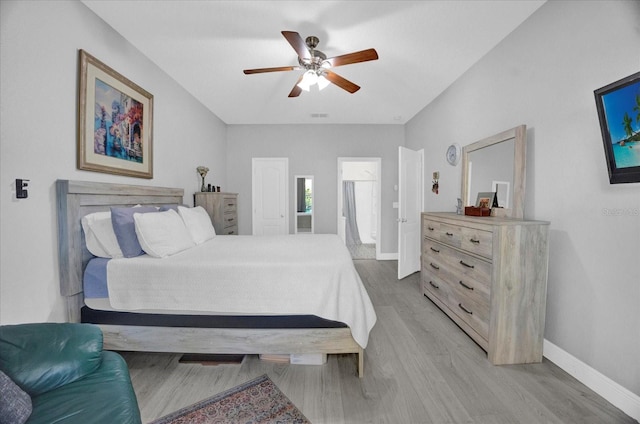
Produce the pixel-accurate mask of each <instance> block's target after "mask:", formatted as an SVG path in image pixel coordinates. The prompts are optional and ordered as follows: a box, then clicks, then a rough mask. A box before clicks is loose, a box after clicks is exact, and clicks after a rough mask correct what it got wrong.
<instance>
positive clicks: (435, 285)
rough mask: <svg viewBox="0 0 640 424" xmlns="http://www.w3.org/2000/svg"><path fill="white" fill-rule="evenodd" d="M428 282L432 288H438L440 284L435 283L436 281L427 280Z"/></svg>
mask: <svg viewBox="0 0 640 424" xmlns="http://www.w3.org/2000/svg"><path fill="white" fill-rule="evenodd" d="M429 284H430V285H431V287H433V288H434V289H439V288H440V286H439V285H437V284H436V283H434V282H433V281H429Z"/></svg>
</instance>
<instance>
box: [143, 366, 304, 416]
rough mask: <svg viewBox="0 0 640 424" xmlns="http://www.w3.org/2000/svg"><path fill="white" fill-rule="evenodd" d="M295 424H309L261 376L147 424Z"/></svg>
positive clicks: (266, 377) (285, 398) (276, 388)
mask: <svg viewBox="0 0 640 424" xmlns="http://www.w3.org/2000/svg"><path fill="white" fill-rule="evenodd" d="M187 423H189V424H213V423H215V424H235V423H247V424H254V423H255V424H257V423H296V424H298V423H299V424H303V423H308V424H310V421H309V420H307V418H306V417H305V416H304V415H303V414H302V412H300V410H299V409H298V408H296V406H295V405H294V404H293V403H291V401H290V400H289V399H288V398H287V397H286V396H285V395H284V394H283V393H282V392H281V391H280V389H278V387H277V386H276V385H275V384H274V383H273V381H271V379H270V378H269V377H268V376H267V375H266V374H265V375H263V376H260V377H258V378H256V379H254V380H251V381H248V382H246V383H244V384H241V385H240V386H237V387H234V388H232V389H229V390H227V391H226V392H222V393H220V394H217V395H215V396H214V397H212V398H209V399H205V400H203V401H200V402H198V403H195V404H193V405H191V406H187V407H186V408H182V409H180V410H179V411H176V412H174V413H172V414H169V415H166V416H164V417H162V418H159V419H157V420H155V421H153V422H152V423H150V424H187Z"/></svg>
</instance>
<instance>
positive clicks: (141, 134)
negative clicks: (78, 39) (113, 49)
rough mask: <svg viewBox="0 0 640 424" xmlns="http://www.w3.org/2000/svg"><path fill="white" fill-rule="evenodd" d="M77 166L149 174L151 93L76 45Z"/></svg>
mask: <svg viewBox="0 0 640 424" xmlns="http://www.w3.org/2000/svg"><path fill="white" fill-rule="evenodd" d="M79 68H80V69H79V87H78V140H77V167H78V169H80V170H85V171H94V172H102V173H107V174H116V175H124V176H129V177H137V178H147V179H152V178H153V95H152V94H151V93H149V92H148V91H146V90H145V89H143V88H142V87H140V86H139V85H137V84H136V83H134V82H133V81H131V80H129V79H128V78H126V77H124V76H123V75H121V74H120V73H118V72H116V71H115V70H114V69H112V68H110V67H109V66H107V65H105V64H104V63H102V62H101V61H99V60H98V59H96V58H95V57H93V56H92V55H90V54H89V53H87V52H86V51H84V50H79Z"/></svg>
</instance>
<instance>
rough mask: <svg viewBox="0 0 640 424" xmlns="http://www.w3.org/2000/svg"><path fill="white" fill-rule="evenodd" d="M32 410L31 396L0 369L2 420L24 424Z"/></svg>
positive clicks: (0, 408)
mask: <svg viewBox="0 0 640 424" xmlns="http://www.w3.org/2000/svg"><path fill="white" fill-rule="evenodd" d="M31 411H32V405H31V397H30V396H29V395H28V394H27V393H25V392H24V391H23V390H22V389H21V388H20V387H18V385H17V384H16V383H14V382H13V381H12V380H11V379H10V378H9V377H8V376H7V375H6V374H5V373H3V372H2V371H0V422H2V423H5V422H6V423H11V424H13V423H16V424H24V423H25V422H26V421H27V419H29V416H30V415H31Z"/></svg>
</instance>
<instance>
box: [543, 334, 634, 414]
mask: <svg viewBox="0 0 640 424" xmlns="http://www.w3.org/2000/svg"><path fill="white" fill-rule="evenodd" d="M543 352H544V353H543V354H544V357H545V358H547V359H548V360H550V361H551V362H553V363H554V364H556V365H557V366H559V367H560V368H562V369H563V370H564V371H566V372H567V373H568V374H569V375H571V376H572V377H574V378H576V379H577V380H578V381H580V382H581V383H582V384H584V385H585V386H587V387H588V388H590V389H591V390H593V391H594V392H596V393H597V394H599V395H600V396H602V397H603V398H605V399H606V400H607V401H608V402H610V403H611V404H612V405H614V406H615V407H616V408H618V409H620V410H621V411H622V412H624V413H625V414H627V415H629V416H630V417H631V418H633V419H635V420H637V421H640V396H638V395H636V394H635V393H632V392H631V391H629V390H628V389H625V388H624V387H622V386H621V385H619V384H618V383H616V382H615V381H613V380H611V379H610V378H609V377H607V376H605V375H603V374H601V373H600V372H598V371H596V370H595V369H593V368H591V367H590V366H589V365H587V364H585V363H584V362H582V361H581V360H579V359H578V358H576V357H575V356H572V355H570V354H569V353H568V352H566V351H564V350H562V349H560V348H559V347H558V346H556V345H554V344H553V343H551V342H550V341H548V340H546V339H545V340H544V344H543Z"/></svg>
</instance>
